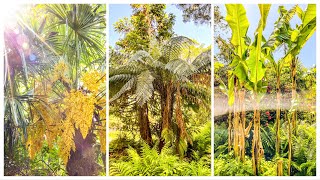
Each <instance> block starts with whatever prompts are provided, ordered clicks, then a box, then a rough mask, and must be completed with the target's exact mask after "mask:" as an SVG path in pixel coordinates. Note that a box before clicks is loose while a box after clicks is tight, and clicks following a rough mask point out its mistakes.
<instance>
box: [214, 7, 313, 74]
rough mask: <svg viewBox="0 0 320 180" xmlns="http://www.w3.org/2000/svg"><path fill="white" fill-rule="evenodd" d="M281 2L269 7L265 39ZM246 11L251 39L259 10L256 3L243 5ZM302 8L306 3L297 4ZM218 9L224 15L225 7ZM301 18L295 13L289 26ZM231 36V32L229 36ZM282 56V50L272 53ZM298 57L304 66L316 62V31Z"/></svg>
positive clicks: (277, 56)
mask: <svg viewBox="0 0 320 180" xmlns="http://www.w3.org/2000/svg"><path fill="white" fill-rule="evenodd" d="M279 5H281V4H277V5H275V4H273V5H272V6H271V9H270V11H269V15H268V19H267V26H266V28H265V30H264V32H263V35H264V36H265V38H266V39H268V38H269V36H270V34H271V32H272V31H273V29H274V24H273V23H274V22H275V21H276V20H277V19H278V17H279V13H278V7H279ZM244 6H245V8H246V11H247V18H248V20H249V23H250V26H249V30H248V33H247V34H248V36H249V37H250V38H251V40H253V37H254V32H255V30H256V28H257V26H258V23H259V20H260V12H259V8H258V6H257V5H252V4H250V5H248V4H246V5H244ZM284 6H285V8H286V9H287V10H289V9H290V8H292V7H293V6H294V5H293V4H290V5H284ZM299 6H300V7H301V8H302V9H303V10H305V9H306V8H307V5H305V4H304V5H299ZM219 7H220V11H221V13H222V16H224V17H226V8H225V6H224V5H219ZM300 23H301V20H300V19H299V17H298V16H297V15H295V16H294V18H293V19H292V20H291V21H290V24H291V27H295V26H296V24H300ZM229 37H231V32H230V36H229ZM282 56H283V51H278V52H277V53H275V54H274V57H275V59H279V58H281V57H282ZM299 58H300V60H301V62H302V64H303V65H304V66H305V67H308V68H309V67H312V66H313V65H315V64H316V33H314V35H313V36H312V37H311V38H310V39H309V40H308V42H307V43H306V44H305V46H304V47H303V49H302V50H301V51H300V54H299Z"/></svg>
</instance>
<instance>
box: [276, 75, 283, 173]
mask: <svg viewBox="0 0 320 180" xmlns="http://www.w3.org/2000/svg"><path fill="white" fill-rule="evenodd" d="M280 93H281V92H280V73H279V74H277V114H276V157H277V158H280V145H281V142H280V113H281V109H280V108H281V94H280ZM282 175H283V162H282V160H278V162H277V176H282Z"/></svg>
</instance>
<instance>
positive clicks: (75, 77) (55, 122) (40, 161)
mask: <svg viewBox="0 0 320 180" xmlns="http://www.w3.org/2000/svg"><path fill="white" fill-rule="evenodd" d="M105 15H106V5H105V4H24V5H23V4H20V5H16V6H15V7H14V9H13V10H12V11H11V12H10V14H7V17H6V18H5V20H6V21H5V22H4V27H3V29H4V80H5V82H4V146H2V147H4V175H5V176H105V175H106V107H105V105H106V86H105V85H106V80H105V79H106V68H105V66H106V64H105V60H106V45H105V43H106V34H105V31H106V30H105V29H106V18H105Z"/></svg>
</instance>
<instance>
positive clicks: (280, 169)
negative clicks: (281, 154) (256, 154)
mask: <svg viewBox="0 0 320 180" xmlns="http://www.w3.org/2000/svg"><path fill="white" fill-rule="evenodd" d="M277 176H283V161H282V160H278V162H277Z"/></svg>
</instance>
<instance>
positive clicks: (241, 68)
mask: <svg viewBox="0 0 320 180" xmlns="http://www.w3.org/2000/svg"><path fill="white" fill-rule="evenodd" d="M247 71H248V69H247V67H246V66H245V65H244V63H243V62H241V63H239V64H238V66H237V67H236V68H235V69H234V72H233V73H234V74H235V75H236V76H237V77H238V79H239V81H240V83H242V82H244V81H245V80H246V79H247Z"/></svg>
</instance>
